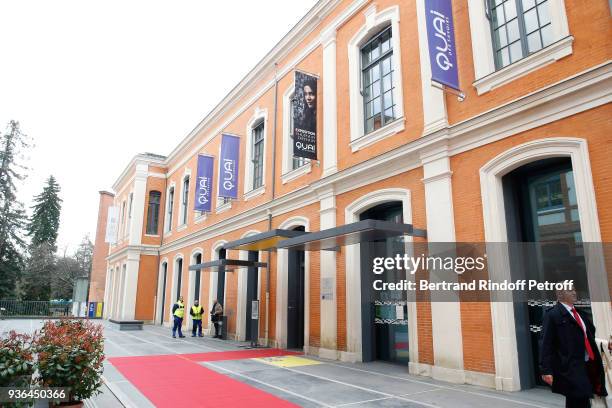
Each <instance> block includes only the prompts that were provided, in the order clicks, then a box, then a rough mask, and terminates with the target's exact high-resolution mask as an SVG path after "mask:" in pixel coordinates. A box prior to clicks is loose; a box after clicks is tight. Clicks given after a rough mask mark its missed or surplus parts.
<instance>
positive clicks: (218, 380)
mask: <svg viewBox="0 0 612 408" xmlns="http://www.w3.org/2000/svg"><path fill="white" fill-rule="evenodd" d="M295 354H301V353H293V352H287V351H284V350H279V349H261V350H237V351H227V352H225V351H222V352H212V353H197V354H175V355H159V356H139V357H116V358H110V359H109V361H110V362H111V363H112V364H113V366H115V367H116V368H117V369H118V370H119V371H120V372H121V374H123V376H124V377H125V378H126V379H127V380H128V381H130V382H131V383H132V384H133V385H134V386H135V387H136V388H138V390H139V391H140V392H141V393H142V394H143V395H144V396H146V397H147V398H148V399H149V400H150V401H151V402H152V403H153V404H154V405H155V406H156V407H215V408H218V407H223V408H226V407H241V408H242V407H296V406H297V405H295V404H292V403H290V402H288V401H285V400H282V399H280V398H278V397H276V396H274V395H272V394H269V393H267V392H264V391H261V390H259V389H257V388H255V387H252V386H250V385H247V384H244V383H242V382H240V381H238V380H234V379H232V378H230V377H228V376H225V375H223V374H219V373H217V372H216V371H213V370H210V369H208V368H206V367H203V366H201V365H199V364H197V363H196V361H220V360H239V359H246V358H255V357H273V356H281V355H295Z"/></svg>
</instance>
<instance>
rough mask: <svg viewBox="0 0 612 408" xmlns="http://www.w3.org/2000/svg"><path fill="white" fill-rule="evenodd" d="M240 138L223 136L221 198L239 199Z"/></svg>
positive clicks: (220, 167)
mask: <svg viewBox="0 0 612 408" xmlns="http://www.w3.org/2000/svg"><path fill="white" fill-rule="evenodd" d="M239 155H240V138H239V137H238V136H232V135H221V157H220V158H219V197H228V198H234V199H237V198H238V156H239Z"/></svg>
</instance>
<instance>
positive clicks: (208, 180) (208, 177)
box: [194, 154, 215, 212]
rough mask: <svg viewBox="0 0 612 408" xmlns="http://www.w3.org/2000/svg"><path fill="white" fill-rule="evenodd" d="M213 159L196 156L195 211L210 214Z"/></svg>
mask: <svg viewBox="0 0 612 408" xmlns="http://www.w3.org/2000/svg"><path fill="white" fill-rule="evenodd" d="M214 161H215V158H214V157H211V156H204V155H202V154H201V155H199V156H198V176H197V179H196V188H195V206H194V209H195V210H196V211H203V212H210V211H211V210H212V185H213V182H212V180H213V163H214Z"/></svg>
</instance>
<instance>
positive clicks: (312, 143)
mask: <svg viewBox="0 0 612 408" xmlns="http://www.w3.org/2000/svg"><path fill="white" fill-rule="evenodd" d="M292 114H293V155H294V156H296V157H305V158H307V159H312V160H316V159H317V77H315V76H313V75H308V74H306V73H304V72H300V71H295V92H294V94H293V113H292Z"/></svg>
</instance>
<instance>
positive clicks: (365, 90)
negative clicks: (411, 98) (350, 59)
mask: <svg viewBox="0 0 612 408" xmlns="http://www.w3.org/2000/svg"><path fill="white" fill-rule="evenodd" d="M361 72H362V86H363V87H362V90H361V92H362V95H363V108H364V109H363V111H364V127H365V129H364V131H365V134H368V133H370V132H372V131H374V130H376V129H379V128H381V127H383V126H384V125H386V124H387V123H389V122H392V121H393V120H394V119H395V103H394V101H393V88H394V86H393V82H394V81H393V44H392V41H391V27H387V28H385V29H384V30H382V31H381V32H380V33H378V34H377V35H376V36H374V38H372V39H371V40H370V41H368V42H367V43H366V44H365V45H364V46H363V47H362V48H361Z"/></svg>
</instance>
